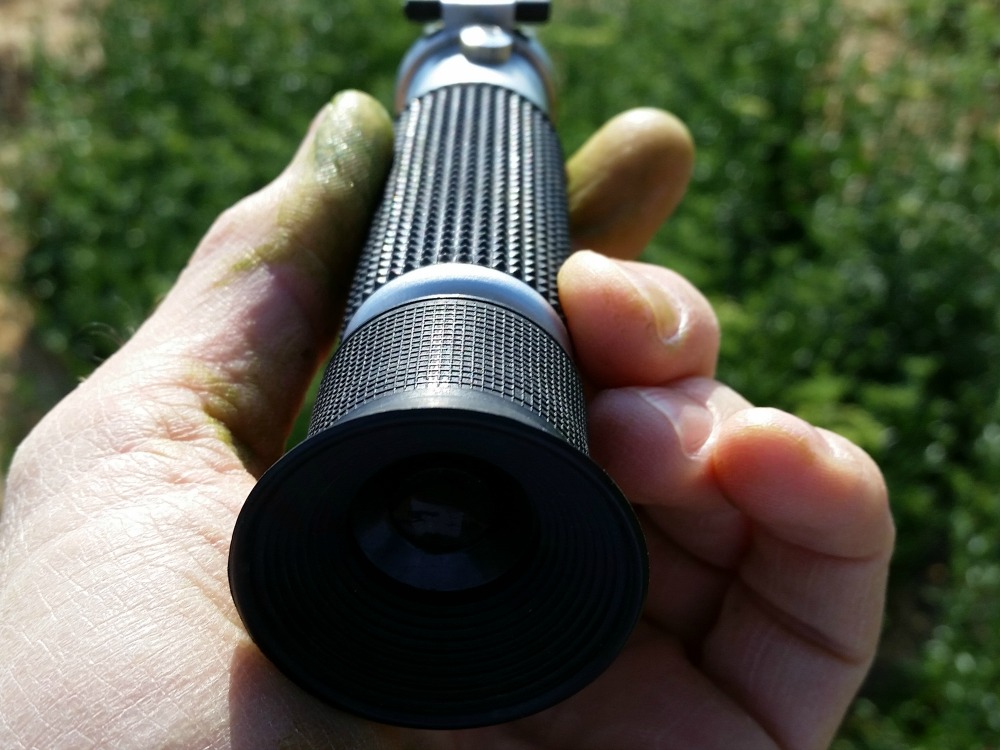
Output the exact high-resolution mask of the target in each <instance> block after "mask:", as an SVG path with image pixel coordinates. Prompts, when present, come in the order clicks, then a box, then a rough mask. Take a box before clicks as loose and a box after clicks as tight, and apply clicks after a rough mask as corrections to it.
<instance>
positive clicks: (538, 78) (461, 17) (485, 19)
mask: <svg viewBox="0 0 1000 750" xmlns="http://www.w3.org/2000/svg"><path fill="white" fill-rule="evenodd" d="M535 5H538V4H537V3H535ZM517 7H518V5H517V3H516V2H515V0H443V1H442V3H441V19H442V22H443V23H442V25H441V26H440V27H438V28H436V30H431V31H430V32H429V33H428V34H426V35H425V36H423V37H422V38H420V39H418V40H417V41H416V42H415V43H414V44H413V46H412V47H411V48H410V50H409V52H407V54H406V56H405V57H404V58H403V62H402V64H401V65H400V68H399V75H398V77H397V80H396V100H395V106H396V111H397V112H402V111H403V110H404V109H405V108H406V105H407V104H408V103H409V102H410V101H411V100H412V99H416V98H418V97H420V96H423V95H424V94H427V93H430V92H431V91H434V90H435V89H439V88H443V87H444V86H452V85H456V84H463V83H485V84H492V85H495V86H501V87H503V88H507V89H511V90H513V91H515V92H517V93H518V94H520V95H521V96H523V97H525V98H526V99H528V100H529V101H530V102H532V103H533V104H535V105H536V106H538V107H539V108H540V109H541V110H542V111H543V112H545V113H546V114H548V115H549V116H550V117H551V116H552V110H553V103H554V102H555V82H554V80H553V72H552V63H551V62H550V60H549V57H548V55H547V54H546V53H545V50H544V49H543V48H542V46H541V45H540V44H539V43H538V42H537V41H536V40H535V39H534V38H533V37H532V36H531V35H530V34H528V33H526V32H525V31H522V30H519V29H518V28H517V21H516V16H517ZM545 7H546V8H547V7H548V6H547V5H545ZM490 27H497V28H496V29H492V30H488V29H489V28H490ZM508 38H509V42H508Z"/></svg>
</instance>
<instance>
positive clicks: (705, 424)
mask: <svg viewBox="0 0 1000 750" xmlns="http://www.w3.org/2000/svg"><path fill="white" fill-rule="evenodd" d="M635 391H636V393H637V394H638V395H639V396H640V397H641V398H642V399H643V400H644V401H645V402H646V403H647V404H649V405H650V406H652V407H653V408H654V409H656V410H657V411H658V412H660V413H661V414H662V415H663V416H665V417H666V418H667V420H668V421H669V422H670V424H671V426H672V427H673V428H674V432H675V433H676V434H677V440H678V442H679V443H680V446H681V449H682V450H683V451H684V452H685V453H687V454H688V455H694V454H695V453H697V452H698V451H699V450H701V448H702V447H703V446H704V445H705V443H706V442H708V439H709V437H711V435H712V430H713V429H714V427H715V419H714V418H713V416H712V414H711V412H709V410H708V409H706V408H705V406H704V405H703V404H699V403H698V402H696V401H694V400H692V399H690V398H688V397H687V396H684V395H683V394H681V393H679V392H677V391H672V390H668V389H666V388H636V389H635Z"/></svg>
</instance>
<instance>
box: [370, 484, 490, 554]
mask: <svg viewBox="0 0 1000 750" xmlns="http://www.w3.org/2000/svg"><path fill="white" fill-rule="evenodd" d="M398 493H399V498H398V499H397V500H396V501H395V502H393V503H392V505H391V509H390V518H391V520H392V524H393V526H395V528H396V530H397V531H399V533H400V534H402V535H403V537H404V538H405V539H406V540H407V541H409V542H410V543H411V544H413V545H414V546H415V547H418V548H419V549H422V550H424V551H426V552H430V553H432V554H444V553H448V552H458V551H459V550H463V549H467V548H468V547H470V546H472V545H473V544H475V543H476V542H478V541H479V540H480V539H482V538H483V536H484V535H485V534H486V533H487V532H488V531H489V530H490V529H491V528H492V527H493V523H494V521H495V520H496V518H497V515H498V514H499V512H500V503H501V502H502V498H498V497H497V496H496V494H495V492H494V491H493V490H492V489H491V488H490V487H488V486H487V485H486V484H485V483H484V482H483V481H482V479H480V477H478V476H476V475H475V474H472V473H469V472H467V471H463V470H462V469H453V468H440V467H439V468H430V469H424V470H422V471H420V470H418V471H416V472H414V473H413V474H412V475H410V476H404V477H402V478H401V479H400V481H399V486H398Z"/></svg>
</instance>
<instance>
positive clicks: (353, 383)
mask: <svg viewBox="0 0 1000 750" xmlns="http://www.w3.org/2000/svg"><path fill="white" fill-rule="evenodd" d="M443 387H456V388H462V389H466V390H469V391H478V392H481V393H487V394H492V395H495V396H497V397H498V398H501V399H503V400H504V401H505V402H508V403H511V404H514V405H516V406H518V407H522V408H524V409H526V410H527V411H529V412H531V413H533V414H535V415H537V416H539V417H541V418H542V419H543V420H545V421H546V422H548V423H549V424H550V425H551V426H553V427H555V428H556V429H557V430H558V431H559V432H560V433H561V434H562V435H563V437H564V438H565V439H566V440H567V441H569V442H570V443H571V444H572V445H573V446H574V447H576V448H577V449H578V450H581V451H584V452H586V450H587V414H586V406H585V403H584V399H583V392H582V389H581V387H580V382H579V378H578V376H577V374H576V369H575V367H574V365H573V362H572V360H571V359H570V357H569V355H568V354H567V353H566V352H565V351H564V350H563V348H562V347H561V346H560V345H559V344H558V343H557V342H556V341H555V340H554V339H552V337H550V336H549V335H548V334H547V333H545V331H544V330H542V328H541V327H539V326H538V325H536V324H535V323H533V322H532V321H530V320H528V319H527V318H525V317H523V316H521V315H519V314H517V313H515V312H512V311H510V310H508V309H507V308H504V307H500V306H499V305H494V304H491V303H488V302H484V301H481V300H475V299H467V298H431V299H424V300H419V301H416V302H413V303H411V304H409V305H405V306H403V307H400V308H397V309H395V310H391V311H389V312H388V313H386V314H384V315H382V316H380V317H377V318H375V319H374V320H373V321H371V322H370V323H369V324H367V325H365V326H363V327H362V328H361V329H360V330H358V331H357V332H356V333H354V334H353V335H352V336H351V337H350V338H348V339H347V341H345V342H344V344H343V345H342V346H341V347H340V348H339V349H338V350H337V353H336V354H335V355H334V357H333V359H332V360H331V362H330V365H329V366H328V367H327V370H326V373H325V374H324V376H323V381H322V383H321V384H320V389H319V394H318V396H317V398H316V405H315V407H314V409H313V415H312V422H311V423H310V427H309V434H310V435H314V434H316V433H319V432H322V431H323V430H325V429H326V428H327V427H330V426H331V425H332V424H333V423H334V422H336V421H337V420H338V419H340V418H341V417H343V416H344V415H346V414H348V413H350V412H351V411H352V410H353V409H354V408H356V407H358V406H361V405H363V404H366V403H369V402H371V401H373V400H376V399H379V398H381V397H383V396H387V395H390V394H394V393H400V392H407V391H409V392H413V391H417V392H419V391H425V392H426V391H428V390H432V389H438V388H443Z"/></svg>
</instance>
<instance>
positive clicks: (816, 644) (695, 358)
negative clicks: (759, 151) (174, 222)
mask: <svg viewBox="0 0 1000 750" xmlns="http://www.w3.org/2000/svg"><path fill="white" fill-rule="evenodd" d="M391 139H392V133H391V125H390V121H389V118H388V117H387V115H386V114H385V113H384V112H383V111H382V110H381V108H380V107H379V106H378V105H377V104H376V103H375V102H374V101H373V100H371V99H370V98H368V97H366V96H364V95H362V94H358V93H356V92H349V93H347V94H344V95H341V96H340V97H338V98H337V99H335V100H334V102H333V103H332V104H331V105H329V106H328V107H326V108H324V110H323V111H322V112H321V113H320V115H319V116H318V118H317V120H316V121H315V122H314V124H313V127H312V128H311V130H310V134H309V136H308V137H307V138H306V140H305V141H304V143H303V145H302V147H301V148H300V149H299V151H298V153H297V155H296V157H295V158H294V160H293V161H292V163H291V164H290V165H289V167H288V168H287V169H286V170H285V171H284V172H283V173H282V174H281V175H280V176H279V177H278V178H277V179H276V180H275V182H274V183H272V184H271V185H270V186H268V187H267V188H265V189H263V190H262V191H260V192H258V193H257V194H255V195H253V196H250V197H249V198H247V199H245V200H244V201H242V202H241V203H240V204H238V205H237V206H235V207H234V208H232V209H229V210H228V211H226V212H225V213H224V214H223V215H222V216H221V217H220V218H219V220H218V221H217V222H216V223H215V224H214V225H213V227H212V228H211V230H210V231H209V233H208V235H207V237H206V238H205V240H204V241H203V242H202V243H201V245H200V246H199V248H198V249H197V251H196V253H195V254H194V256H193V258H192V260H191V263H190V265H189V266H188V268H187V269H185V271H184V272H183V273H182V274H181V277H180V279H179V280H178V283H177V285H176V286H175V288H174V289H173V290H172V292H171V293H170V294H169V295H168V296H167V298H166V299H165V300H164V302H163V304H162V305H161V306H160V308H159V309H158V310H157V311H156V313H155V314H154V315H153V316H152V317H151V319H150V320H149V321H148V322H147V323H146V324H145V325H144V326H143V327H142V328H141V329H140V330H139V331H138V332H137V334H136V335H135V336H134V337H133V339H132V340H131V341H129V342H128V343H127V344H126V345H125V346H124V347H123V348H122V350H121V351H120V352H119V353H118V354H117V355H115V356H114V357H112V358H111V359H109V360H108V361H107V362H106V363H105V364H104V365H103V366H102V367H101V368H100V369H99V370H98V371H97V372H96V373H94V375H93V376H92V377H91V378H90V379H88V380H87V381H86V382H84V383H83V384H81V386H80V387H79V388H78V389H77V390H76V391H75V392H74V393H73V394H71V395H70V396H69V397H68V398H67V399H66V400H64V401H63V403H62V404H60V405H59V406H58V407H57V408H56V409H55V410H53V412H52V413H51V414H50V415H48V417H46V419H45V420H44V421H43V422H42V423H41V424H40V425H39V426H38V428H36V430H35V431H34V432H33V433H32V435H30V436H29V438H28V439H27V440H26V441H25V443H24V444H23V445H22V447H21V448H20V450H19V451H18V454H17V456H16V458H15V461H14V464H13V466H12V468H11V473H10V477H9V482H8V498H7V499H8V507H7V508H5V509H4V515H3V518H2V524H0V611H2V612H3V613H4V617H3V619H2V620H0V696H2V701H0V747H4V748H8V747H9V748H18V747H32V746H39V747H56V746H59V745H60V744H62V745H65V746H92V745H94V746H107V747H149V746H164V745H166V744H170V745H171V746H181V747H184V746H192V747H199V748H204V747H207V748H228V747H237V748H251V747H276V746H281V747H342V748H365V749H367V748H380V747H384V748H410V749H412V750H416V749H417V748H462V747H464V748H476V749H477V750H482V749H484V748H486V749H489V750H493V749H494V748H496V749H503V750H516V749H527V748H569V747H572V748H574V749H575V750H587V748H595V749H596V748H601V749H602V750H607V748H616V749H617V748H622V750H627V749H628V748H643V749H644V750H645V749H646V748H660V749H661V750H668V749H669V748H692V747H697V748H701V749H708V750H711V749H712V748H720V749H722V748H725V749H726V750H729V749H730V748H733V747H740V748H743V749H748V750H753V749H754V748H777V747H783V748H796V749H799V748H821V747H824V746H825V745H826V744H827V743H828V742H829V740H830V738H831V736H832V734H833V732H834V731H835V729H836V726H837V724H838V723H839V721H840V720H841V718H842V716H843V713H844V711H845V710H846V706H847V705H848V703H849V701H850V700H851V698H852V697H853V695H854V693H855V691H856V690H857V687H858V685H859V684H860V681H861V679H862V678H863V676H864V673H865V671H866V670H867V667H868V664H869V663H870V661H871V658H872V656H873V654H874V650H875V645H876V639H877V633H878V627H879V622H880V619H881V607H882V599H883V597H884V591H885V571H886V568H887V561H888V557H889V554H890V551H891V547H892V524H891V519H890V517H889V513H888V506H887V502H886V497H885V488H884V484H883V483H882V481H881V477H880V476H879V474H878V471H877V469H876V468H875V467H874V465H873V464H872V463H871V460H870V459H869V458H868V457H867V456H865V455H864V454H863V453H862V452H861V451H860V450H858V449H857V448H855V447H854V446H852V445H850V444H849V443H847V442H846V441H844V440H842V439H839V438H836V437H834V436H830V435H829V434H827V433H824V432H822V431H817V430H815V429H814V428H812V427H810V426H808V425H806V424H805V423H804V422H801V420H797V419H795V418H794V417H791V416H789V415H787V414H783V413H781V412H777V411H775V410H770V409H754V408H752V407H751V406H750V404H748V403H747V402H746V401H745V400H744V399H742V397H740V396H739V395H738V394H735V393H734V392H732V391H731V390H730V389H728V388H726V387H725V386H723V385H721V384H719V383H717V382H716V381H714V380H713V379H712V378H713V376H714V369H715V357H716V354H717V351H718V335H719V334H718V325H717V323H716V320H715V316H714V314H713V313H712V310H711V308H710V307H709V305H708V303H707V302H706V301H705V300H704V299H703V298H702V297H701V295H700V294H698V292H697V291H696V290H695V289H694V288H693V287H692V286H691V285H690V284H688V283H687V282H686V281H685V280H683V279H682V278H680V277H679V276H677V274H675V273H673V272H671V271H668V270H666V269H662V268H654V267H651V266H646V265H643V264H639V263H635V262H633V261H631V260H630V259H633V258H635V257H636V256H637V255H638V253H639V252H640V251H641V249H642V248H643V246H644V245H645V244H646V243H647V242H648V241H649V239H650V237H651V236H652V233H653V232H654V231H655V230H656V228H657V227H658V226H659V225H660V223H661V222H662V221H663V220H664V219H665V218H666V217H667V216H668V215H669V214H670V212H671V211H672V210H673V209H674V207H675V206H676V204H677V201H678V200H679V199H680V196H681V195H682V194H683V191H684V187H685V185H686V183H687V179H688V177H689V175H690V172H691V164H692V161H693V148H692V145H691V140H690V136H689V134H688V133H687V131H686V129H684V127H683V125H681V124H680V123H678V122H677V120H676V119H674V118H673V117H671V116H669V115H666V114H664V113H660V112H656V111H655V110H648V109H647V110H637V111H635V112H632V113H626V114H625V115H622V116H620V117H618V118H616V119H615V120H613V121H612V122H611V123H609V124H608V125H607V126H606V127H605V128H603V129H602V130H601V131H599V132H598V133H597V134H596V135H595V136H594V139H593V140H591V141H590V142H588V143H587V144H585V145H584V146H583V147H582V148H581V150H580V152H579V153H578V154H577V156H575V157H573V158H572V159H571V160H570V161H569V163H568V167H567V170H568V173H569V176H570V181H571V184H570V196H571V205H572V209H573V214H572V217H571V224H572V227H573V231H574V237H575V242H576V245H577V246H578V247H583V246H587V247H589V248H591V249H593V250H596V251H598V252H599V253H602V254H603V255H598V254H597V253H594V252H580V253H577V254H575V255H574V256H573V257H572V258H571V259H570V261H569V262H568V263H567V264H566V266H565V267H564V268H563V270H562V272H561V273H560V276H559V283H560V296H561V301H562V305H563V308H564V310H565V311H566V315H567V319H568V324H569V328H570V332H571V335H572V337H573V341H574V346H575V349H576V354H577V358H578V360H579V363H580V366H581V369H582V372H583V374H584V376H585V378H586V379H587V380H588V382H589V389H590V393H591V394H592V398H591V402H590V420H591V442H592V447H593V454H594V456H595V458H596V459H597V460H598V461H599V462H601V463H602V464H603V465H604V466H605V467H606V468H607V469H608V470H609V471H610V473H611V474H612V475H613V476H614V477H615V479H616V480H617V481H618V482H619V484H620V485H621V486H622V488H623V490H624V491H625V493H626V494H627V495H628V496H629V497H630V498H632V500H633V501H634V502H635V503H636V504H637V508H638V512H639V515H640V518H641V520H642V523H643V525H644V528H645V531H646V533H647V537H648V539H649V548H650V554H651V589H650V593H651V596H650V599H649V603H648V606H647V608H646V612H645V615H644V621H643V623H642V624H641V625H640V626H639V628H638V629H637V631H636V633H635V635H634V637H633V638H632V640H631V641H630V643H629V645H628V647H627V648H626V650H625V652H623V654H622V655H621V657H620V658H619V660H618V661H617V662H616V663H615V664H614V665H613V666H612V667H611V668H610V669H609V670H608V671H607V672H606V673H605V674H604V675H602V676H601V677H600V678H599V679H598V680H597V681H595V682H594V683H593V684H591V685H590V686H588V687H587V688H585V689H584V690H583V691H582V692H581V693H580V694H578V695H577V696H575V697H573V698H572V699H570V700H568V701H566V702H564V703H562V704H560V705H558V706H556V707H554V708H552V709H550V710H548V711H545V712H543V713H541V714H538V715H537V716H534V717H529V718H527V719H524V720H522V721H520V722H515V723H513V724H509V725H501V726H497V727H487V728H483V729H479V730H470V731H465V732H454V733H452V732H415V731H408V730H401V729H394V728H389V727H379V726H375V725H372V724H369V723H367V722H364V721H361V720H359V719H356V718H354V717H351V716H347V715H345V714H342V713H339V712H337V711H334V710H332V709H330V708H328V707H326V706H324V705H321V704H320V703H318V702H317V701H315V700H313V699H312V698H311V697H309V696H308V695H306V694H304V693H303V692H302V691H301V690H299V689H298V688H297V687H295V686H294V685H291V684H290V683H289V682H288V681H287V680H285V678H284V677H282V676H281V675H280V674H279V673H278V672H277V671H276V670H275V669H274V668H273V666H272V665H271V664H270V663H269V662H268V661H267V660H266V659H264V658H263V657H262V655H261V654H260V652H259V651H258V650H257V649H256V648H255V647H254V646H253V644H252V643H251V642H250V641H249V638H248V637H247V635H246V634H245V632H244V631H243V629H242V627H241V625H240V623H239V619H238V617H237V616H236V613H235V610H234V608H233V605H232V602H231V599H230V597H229V590H228V582H227V578H226V563H227V554H228V544H229V538H230V536H231V533H232V526H233V523H234V521H235V517H236V514H237V512H238V511H239V508H240V505H241V504H242V502H243V499H244V498H245V497H246V495H247V493H248V492H249V490H250V489H251V487H252V486H253V484H254V477H255V476H256V475H258V474H259V473H260V472H261V471H262V470H263V469H264V468H266V467H267V466H268V465H269V464H270V463H271V462H273V461H274V460H275V459H276V458H277V457H278V455H279V454H280V452H281V450H282V447H283V444H284V441H285V438H286V435H287V431H288V429H289V425H290V424H291V422H292V420H293V419H294V416H295V414H296V412H297V410H298V408H299V405H300V402H301V399H302V397H303V393H304V391H305V389H306V387H307V385H308V383H309V380H310V378H311V377H312V375H313V373H314V371H315V369H316V367H317V366H318V364H319V363H320V361H321V360H322V359H323V358H324V357H325V356H326V353H327V351H328V350H329V347H330V346H331V344H332V340H333V337H334V335H335V332H336V330H337V326H338V323H339V316H340V314H341V308H342V304H343V298H342V294H343V291H344V290H345V289H346V288H347V285H348V284H349V281H350V276H351V269H352V267H353V264H354V261H355V258H356V255H357V252H358V250H359V247H360V243H361V241H362V238H363V235H364V229H365V225H366V223H367V221H368V217H369V215H370V212H371V210H372V207H373V204H374V202H375V200H377V197H378V194H379V192H380V191H379V188H380V185H381V182H382V179H383V177H384V174H385V171H386V169H387V167H388V163H389V160H390V156H391V145H392V144H391ZM604 256H610V257H613V258H618V259H622V260H615V261H612V260H609V259H608V258H607V257H604Z"/></svg>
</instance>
